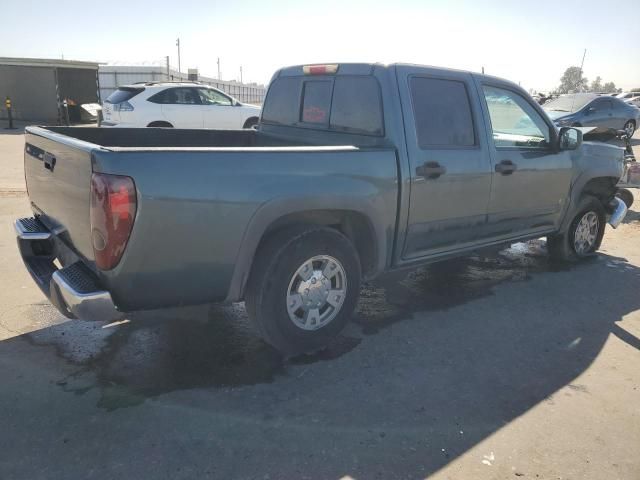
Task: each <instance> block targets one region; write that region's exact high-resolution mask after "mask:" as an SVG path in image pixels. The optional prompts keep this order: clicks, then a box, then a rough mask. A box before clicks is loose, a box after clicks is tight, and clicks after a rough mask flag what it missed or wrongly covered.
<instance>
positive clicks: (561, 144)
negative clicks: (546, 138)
mask: <svg viewBox="0 0 640 480" xmlns="http://www.w3.org/2000/svg"><path fill="white" fill-rule="evenodd" d="M581 144H582V132H581V131H580V130H578V129H576V128H572V127H562V128H561V129H560V132H559V134H558V150H575V149H576V148H578V147H579V146H580V145H581Z"/></svg>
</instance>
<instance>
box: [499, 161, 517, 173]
mask: <svg viewBox="0 0 640 480" xmlns="http://www.w3.org/2000/svg"><path fill="white" fill-rule="evenodd" d="M517 168H518V167H517V165H516V164H515V163H513V162H512V161H511V160H502V161H501V162H500V163H498V164H497V165H496V172H498V173H501V174H502V175H511V174H512V173H513V172H515V171H516V169H517Z"/></svg>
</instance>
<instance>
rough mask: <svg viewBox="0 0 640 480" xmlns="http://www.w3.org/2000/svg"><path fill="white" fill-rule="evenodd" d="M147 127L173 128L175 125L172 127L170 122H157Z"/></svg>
mask: <svg viewBox="0 0 640 480" xmlns="http://www.w3.org/2000/svg"><path fill="white" fill-rule="evenodd" d="M147 127H156V128H173V125H171V124H170V123H169V122H162V121H157V122H151V123H150V124H149V125H147Z"/></svg>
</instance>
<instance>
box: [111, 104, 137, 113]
mask: <svg viewBox="0 0 640 480" xmlns="http://www.w3.org/2000/svg"><path fill="white" fill-rule="evenodd" d="M113 110H114V111H116V112H133V111H134V110H135V109H134V108H133V105H131V104H130V103H129V102H120V103H114V104H113Z"/></svg>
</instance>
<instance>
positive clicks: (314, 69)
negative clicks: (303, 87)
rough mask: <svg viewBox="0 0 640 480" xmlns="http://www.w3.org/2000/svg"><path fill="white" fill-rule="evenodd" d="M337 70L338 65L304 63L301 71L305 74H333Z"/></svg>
mask: <svg viewBox="0 0 640 480" xmlns="http://www.w3.org/2000/svg"><path fill="white" fill-rule="evenodd" d="M337 71H338V65H335V64H333V65H305V66H304V67H302V72H303V73H304V74H305V75H333V74H335V73H336V72H337Z"/></svg>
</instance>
